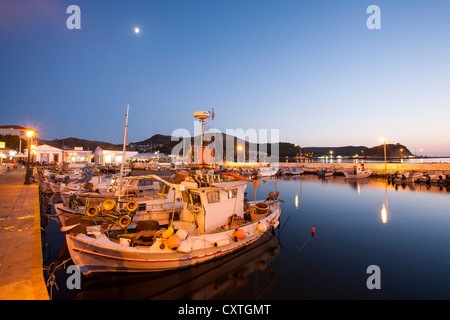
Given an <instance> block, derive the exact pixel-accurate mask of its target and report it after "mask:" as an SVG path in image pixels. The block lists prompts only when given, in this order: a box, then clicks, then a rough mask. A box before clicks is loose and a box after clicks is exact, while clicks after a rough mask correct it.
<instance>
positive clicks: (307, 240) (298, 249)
mask: <svg viewBox="0 0 450 320" xmlns="http://www.w3.org/2000/svg"><path fill="white" fill-rule="evenodd" d="M311 238H312V237H311V236H309V237H308V238H307V239H306V241H305V242H304V243H303V245H302V246H301V247H300V248H299V247H297V252H296V253H295V254H294V255H293V256H292V259H291V261H289V262H288V263H287V264H286V266H285V267H284V268H283V270H281V272H280V273H279V275H278V278H279V276H281V274H282V273H283V272H284V271H286V269H287V268H288V267H289V266H290V265H291V263H292V262H293V261H294V259H295V257H296V256H297V255H298V254H299V253H300V252H301V251H302V250H303V249H304V248H305V246H306V244H307V243H308V242H309V240H311ZM275 281H276V279H274V280H272V281H271V282H270V283H269V285H268V286H267V287H266V288H265V289H264V290H263V291H262V292H261V293H260V294H259V295H258V297H257V298H256V300H260V299H261V297H262V296H263V295H264V294H265V293H266V292H267V290H269V288H270V287H271V286H272V285H273V284H274V283H275Z"/></svg>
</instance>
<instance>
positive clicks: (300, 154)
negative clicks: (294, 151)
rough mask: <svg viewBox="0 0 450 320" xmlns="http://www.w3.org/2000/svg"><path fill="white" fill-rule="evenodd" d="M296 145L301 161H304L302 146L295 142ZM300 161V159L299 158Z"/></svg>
mask: <svg viewBox="0 0 450 320" xmlns="http://www.w3.org/2000/svg"><path fill="white" fill-rule="evenodd" d="M294 146H295V147H298V157H299V158H300V162H301V161H302V147H300V146H299V145H298V144H294ZM297 162H298V160H297Z"/></svg>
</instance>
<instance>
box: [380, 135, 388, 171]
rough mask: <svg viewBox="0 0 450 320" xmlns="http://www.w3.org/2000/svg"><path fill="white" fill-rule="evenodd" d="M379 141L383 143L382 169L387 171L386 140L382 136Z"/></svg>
mask: <svg viewBox="0 0 450 320" xmlns="http://www.w3.org/2000/svg"><path fill="white" fill-rule="evenodd" d="M380 141H381V142H382V143H383V144H384V171H387V165H386V140H385V139H384V138H380Z"/></svg>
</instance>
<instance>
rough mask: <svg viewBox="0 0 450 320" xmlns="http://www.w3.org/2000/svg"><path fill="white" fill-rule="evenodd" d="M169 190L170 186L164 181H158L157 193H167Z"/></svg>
mask: <svg viewBox="0 0 450 320" xmlns="http://www.w3.org/2000/svg"><path fill="white" fill-rule="evenodd" d="M169 190H170V186H169V185H167V184H165V183H164V182H161V181H160V182H159V190H158V193H159V194H168V193H169Z"/></svg>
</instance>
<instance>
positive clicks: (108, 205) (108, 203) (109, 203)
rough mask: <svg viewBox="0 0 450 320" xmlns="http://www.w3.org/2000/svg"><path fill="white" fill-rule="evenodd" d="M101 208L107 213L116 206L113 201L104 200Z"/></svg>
mask: <svg viewBox="0 0 450 320" xmlns="http://www.w3.org/2000/svg"><path fill="white" fill-rule="evenodd" d="M102 206H103V209H105V210H106V211H109V210H112V209H114V207H115V206H116V202H115V201H114V200H113V199H106V200H105V201H103V203H102Z"/></svg>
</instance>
